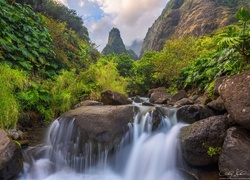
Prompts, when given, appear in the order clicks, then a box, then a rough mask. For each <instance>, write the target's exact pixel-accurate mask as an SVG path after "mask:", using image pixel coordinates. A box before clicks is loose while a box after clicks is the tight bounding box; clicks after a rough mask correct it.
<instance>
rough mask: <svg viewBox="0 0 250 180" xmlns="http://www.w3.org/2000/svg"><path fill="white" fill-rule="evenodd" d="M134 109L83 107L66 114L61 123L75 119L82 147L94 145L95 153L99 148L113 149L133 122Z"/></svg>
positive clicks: (124, 107)
mask: <svg viewBox="0 0 250 180" xmlns="http://www.w3.org/2000/svg"><path fill="white" fill-rule="evenodd" d="M133 116H134V107H133V106H132V105H120V106H82V107H79V108H76V109H74V110H70V111H68V112H66V113H64V114H63V115H62V116H61V117H60V120H61V121H65V120H72V119H74V123H75V127H77V128H78V130H79V132H80V137H79V138H80V141H81V144H82V145H81V146H83V147H84V146H85V144H90V143H91V144H92V146H93V151H94V153H98V146H102V147H105V148H107V149H112V148H113V147H114V146H115V145H117V143H118V142H119V141H120V140H121V138H122V137H123V136H124V134H125V133H126V132H127V130H128V123H129V122H132V121H133Z"/></svg>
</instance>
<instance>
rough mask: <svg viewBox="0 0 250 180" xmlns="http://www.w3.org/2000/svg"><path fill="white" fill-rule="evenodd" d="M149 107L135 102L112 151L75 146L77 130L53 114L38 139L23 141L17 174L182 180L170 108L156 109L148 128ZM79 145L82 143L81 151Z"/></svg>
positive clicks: (25, 178)
mask: <svg viewBox="0 0 250 180" xmlns="http://www.w3.org/2000/svg"><path fill="white" fill-rule="evenodd" d="M151 108H152V107H147V106H140V107H139V111H138V112H137V113H136V115H135V116H134V122H133V123H129V124H128V126H129V131H128V132H127V134H126V135H125V136H124V137H123V139H122V140H121V142H120V143H119V145H118V146H117V147H116V148H115V150H113V151H112V152H110V151H108V150H105V149H104V150H103V149H101V148H100V151H99V153H98V156H94V155H93V154H92V145H91V144H86V145H85V147H79V145H80V142H79V137H78V136H79V132H78V131H77V129H76V127H75V126H74V119H72V120H71V121H58V120H54V122H53V123H52V124H51V126H50V128H49V129H48V132H47V135H46V137H45V143H44V144H43V145H37V146H35V147H29V148H28V149H26V150H25V151H24V152H23V154H24V159H25V163H24V171H23V172H22V174H21V175H20V177H19V178H18V179H19V180H62V179H65V180H66V179H67V180H71V179H72V180H78V179H79V180H172V179H174V180H186V179H192V177H191V176H189V175H188V174H187V173H185V172H184V171H182V170H181V169H183V168H184V164H183V162H182V160H181V158H179V157H181V155H180V151H179V143H178V134H179V131H180V129H181V128H182V127H183V126H185V125H184V124H181V123H178V122H177V119H176V113H175V111H176V110H175V109H171V108H169V109H168V112H167V113H166V114H162V117H161V122H160V124H159V126H158V127H157V129H155V130H152V128H153V127H152V118H153V117H152V115H151V114H152V113H149V111H150V110H151ZM81 148H84V152H86V153H85V154H84V155H83V154H82V151H81Z"/></svg>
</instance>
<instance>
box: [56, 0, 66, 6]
mask: <svg viewBox="0 0 250 180" xmlns="http://www.w3.org/2000/svg"><path fill="white" fill-rule="evenodd" d="M55 1H56V2H59V3H61V4H63V5H64V6H67V7H68V6H69V4H68V1H67V0H55Z"/></svg>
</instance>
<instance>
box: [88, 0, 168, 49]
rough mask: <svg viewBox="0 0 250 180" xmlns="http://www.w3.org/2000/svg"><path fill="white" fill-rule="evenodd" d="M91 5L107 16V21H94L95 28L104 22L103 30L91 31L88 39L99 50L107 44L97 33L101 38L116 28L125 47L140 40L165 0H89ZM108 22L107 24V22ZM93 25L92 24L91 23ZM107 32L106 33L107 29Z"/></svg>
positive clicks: (105, 39) (159, 12)
mask: <svg viewBox="0 0 250 180" xmlns="http://www.w3.org/2000/svg"><path fill="white" fill-rule="evenodd" d="M89 1H90V2H92V3H97V4H98V5H99V7H100V9H102V10H103V12H104V13H105V14H107V15H109V19H107V17H105V20H104V19H101V20H99V21H96V22H95V23H96V26H95V27H101V26H103V22H106V23H107V24H106V25H105V28H104V29H102V28H96V29H91V28H88V29H89V30H91V33H90V38H91V39H92V41H93V42H95V43H96V44H98V43H100V44H98V45H100V49H102V48H104V46H105V45H106V43H107V38H103V39H102V40H100V39H97V37H98V38H100V36H99V35H98V34H99V33H100V34H102V35H103V36H104V35H105V33H107V34H106V37H107V36H108V32H109V31H110V30H111V29H112V28H113V27H116V28H118V29H119V30H120V31H121V36H122V38H123V41H124V43H125V44H126V45H128V46H129V45H131V44H132V42H133V41H134V40H135V39H140V40H142V39H143V38H144V37H145V36H146V33H147V30H148V28H149V27H150V26H151V25H152V24H153V22H154V21H155V20H156V19H157V18H158V17H159V15H160V14H161V12H162V10H163V8H164V6H165V5H166V1H165V0H136V1H135V0H89ZM107 21H109V22H107ZM92 23H93V22H92ZM108 28H109V31H108V32H107V29H108Z"/></svg>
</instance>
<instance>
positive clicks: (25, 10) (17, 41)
mask: <svg viewBox="0 0 250 180" xmlns="http://www.w3.org/2000/svg"><path fill="white" fill-rule="evenodd" d="M0 5H1V12H0V28H1V31H0V49H1V50H2V56H3V61H1V63H4V64H8V65H10V66H11V67H14V68H20V69H23V70H25V71H26V72H29V73H30V72H31V73H32V74H36V73H38V72H41V71H40V70H43V69H53V70H54V69H55V67H54V66H53V65H52V63H53V57H54V52H53V51H52V49H51V45H52V39H51V36H50V34H49V30H48V29H47V28H46V26H45V24H44V21H43V20H42V18H41V16H39V15H37V14H35V12H34V11H33V10H32V9H31V8H30V7H28V6H25V7H23V6H21V5H20V4H15V3H14V4H13V5H9V4H7V3H6V1H3V0H1V1H0Z"/></svg>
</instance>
